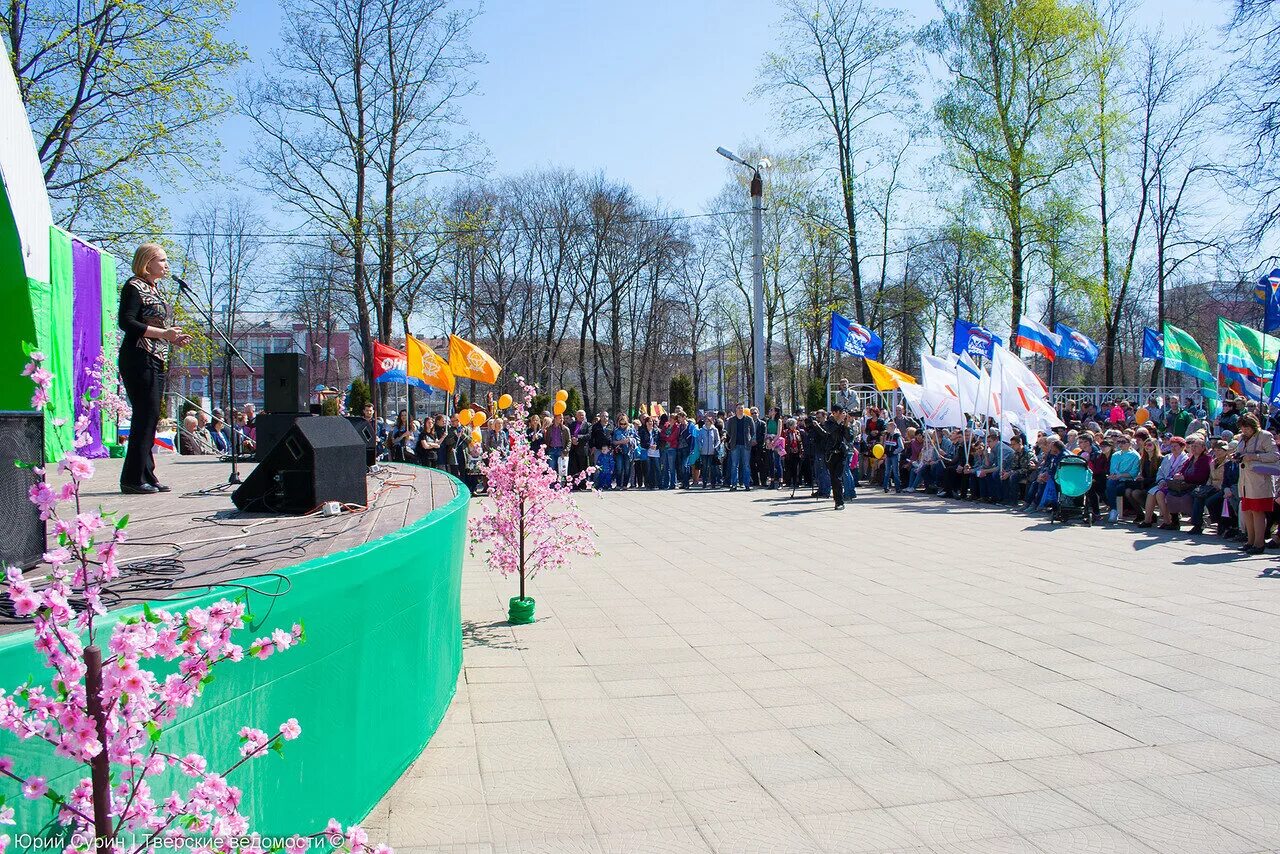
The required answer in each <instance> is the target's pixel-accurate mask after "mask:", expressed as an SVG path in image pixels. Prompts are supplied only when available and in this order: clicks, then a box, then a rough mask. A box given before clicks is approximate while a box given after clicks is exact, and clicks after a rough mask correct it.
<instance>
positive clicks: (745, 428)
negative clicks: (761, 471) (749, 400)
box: [724, 406, 756, 492]
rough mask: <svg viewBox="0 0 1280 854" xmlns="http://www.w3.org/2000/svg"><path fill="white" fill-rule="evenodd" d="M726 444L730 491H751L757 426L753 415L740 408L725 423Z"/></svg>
mask: <svg viewBox="0 0 1280 854" xmlns="http://www.w3.org/2000/svg"><path fill="white" fill-rule="evenodd" d="M724 443H725V447H726V448H727V449H728V454H729V476H728V477H727V478H725V479H726V480H727V481H728V482H729V491H730V492H733V491H734V490H736V489H737V488H738V487H739V486H741V487H742V488H743V489H751V449H752V448H753V447H755V444H756V424H755V419H754V418H752V417H751V413H749V412H747V411H746V409H744V408H743V407H741V406H739V407H738V409H737V413H736V414H735V415H734V416H733V417H732V418H729V419H727V420H726V421H725V422H724Z"/></svg>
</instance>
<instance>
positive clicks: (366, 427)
mask: <svg viewBox="0 0 1280 854" xmlns="http://www.w3.org/2000/svg"><path fill="white" fill-rule="evenodd" d="M347 420H348V421H350V422H351V426H352V427H354V428H356V432H357V433H359V434H360V438H361V439H363V440H364V459H365V464H366V465H367V466H368V467H369V468H373V467H374V466H375V465H377V462H378V428H377V427H375V426H374V425H372V424H370V423H369V422H368V421H365V420H364V418H362V417H361V416H359V415H348V416H347Z"/></svg>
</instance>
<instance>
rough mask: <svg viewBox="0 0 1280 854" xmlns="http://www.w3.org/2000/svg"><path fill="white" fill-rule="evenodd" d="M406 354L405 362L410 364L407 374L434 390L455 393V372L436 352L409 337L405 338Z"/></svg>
mask: <svg viewBox="0 0 1280 854" xmlns="http://www.w3.org/2000/svg"><path fill="white" fill-rule="evenodd" d="M404 352H405V356H406V359H405V361H407V362H408V366H407V367H406V368H405V373H407V374H408V375H409V376H411V377H415V378H417V379H420V380H422V381H423V382H424V383H426V384H427V385H429V386H432V387H433V388H438V389H441V390H443V391H447V392H449V393H451V394H452V393H453V386H454V379H453V371H451V370H449V363H448V362H446V361H445V360H444V359H442V358H440V357H439V356H437V355H436V351H435V350H432V349H431V348H430V347H428V346H427V345H426V344H425V343H423V342H422V341H419V340H418V339H417V338H414V337H413V336H412V335H408V336H406V337H405V342H404Z"/></svg>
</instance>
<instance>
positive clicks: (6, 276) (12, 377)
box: [0, 184, 37, 410]
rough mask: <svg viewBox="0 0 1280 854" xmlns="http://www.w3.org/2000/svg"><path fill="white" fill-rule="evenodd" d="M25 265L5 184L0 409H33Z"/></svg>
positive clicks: (0, 241)
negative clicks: (25, 371)
mask: <svg viewBox="0 0 1280 854" xmlns="http://www.w3.org/2000/svg"><path fill="white" fill-rule="evenodd" d="M36 286H37V283H35V282H33V281H31V280H30V279H28V278H27V271H26V265H25V264H24V263H23V261H22V243H21V241H20V240H19V238H18V225H17V223H16V222H15V221H14V218H13V208H12V207H11V206H10V204H9V196H8V194H7V193H6V192H5V190H4V187H3V184H0V304H2V305H4V306H5V309H6V310H5V311H3V312H0V409H16V410H23V409H26V410H29V409H31V382H30V381H29V380H28V379H27V378H26V377H23V376H21V373H22V366H23V365H25V364H26V363H27V355H26V353H25V352H24V351H23V342H30V343H33V344H34V343H35V341H36V327H35V317H36V315H35V314H34V312H33V311H32V305H31V300H32V291H33V290H34V288H35V287H36Z"/></svg>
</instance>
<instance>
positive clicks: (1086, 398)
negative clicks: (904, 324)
mask: <svg viewBox="0 0 1280 854" xmlns="http://www.w3.org/2000/svg"><path fill="white" fill-rule="evenodd" d="M839 391H840V385H839V383H831V384H830V385H829V386H828V387H827V409H830V408H831V404H832V403H836V402H838V400H839V398H837V396H836V395H837V394H838V393H839ZM849 391H850V392H851V393H852V394H853V396H854V398H855V399H856V401H857V403H856V404H855V405H856V406H857V408H858V409H860V410H862V411H864V412H865V411H866V409H867V407H868V406H875V407H879V408H885V407H888V408H890V409H892V408H893V407H894V406H897V405H898V404H899V403H901V402H902V395H901V393H900V392H898V391H897V390H894V391H880V390H879V389H877V388H876V387H875V386H874V385H871V384H870V383H856V384H855V383H850V384H849ZM1153 394H1154V395H1155V396H1156V397H1158V398H1160V399H1161V400H1164V399H1165V398H1166V397H1168V396H1169V395H1171V394H1175V395H1178V396H1179V397H1185V396H1186V395H1188V394H1190V395H1193V396H1195V397H1199V395H1200V389H1199V388H1198V387H1196V386H1188V387H1186V388H1182V387H1178V386H1164V387H1162V388H1156V387H1152V386H1063V387H1061V388H1052V389H1050V390H1049V400H1050V401H1052V402H1053V403H1057V402H1058V401H1060V400H1074V401H1075V402H1076V404H1077V405H1079V404H1084V403H1092V404H1094V405H1095V406H1102V405H1103V404H1104V403H1110V402H1111V401H1114V400H1128V401H1131V402H1132V403H1133V404H1134V405H1135V406H1142V405H1143V404H1144V403H1146V401H1147V398H1148V397H1150V396H1151V395H1153Z"/></svg>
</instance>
